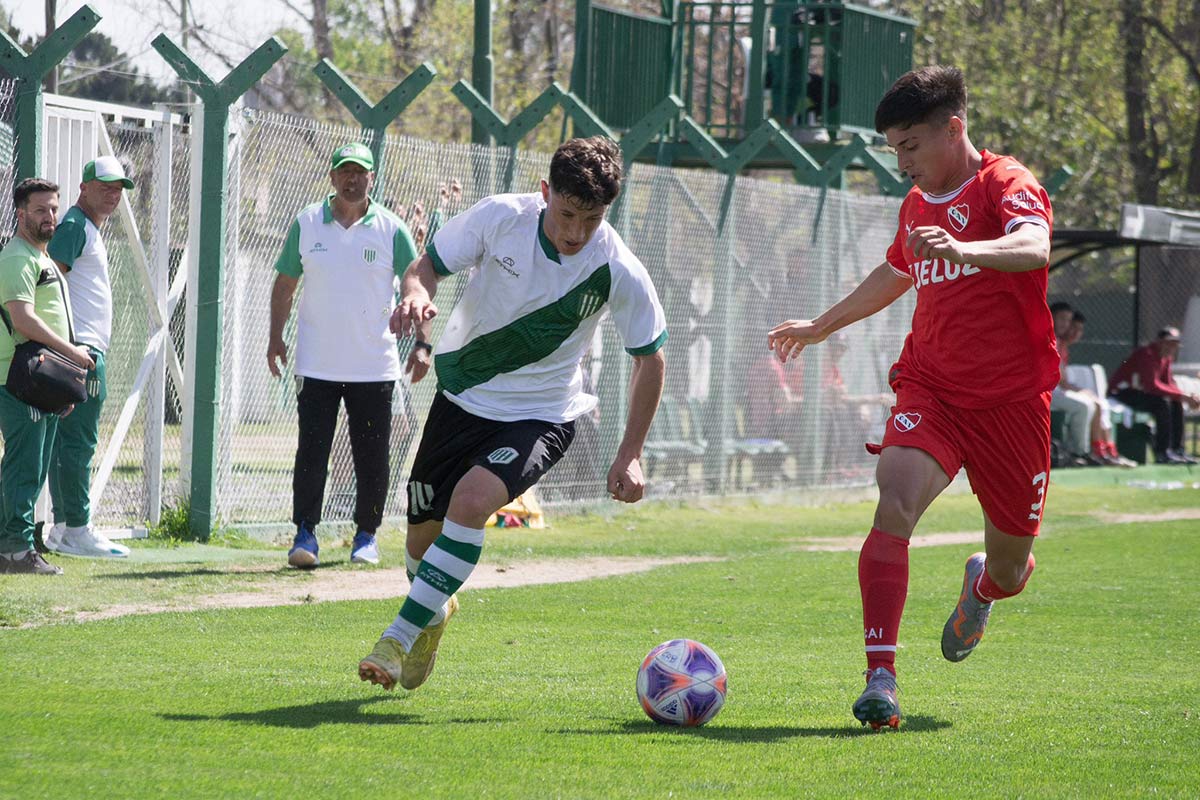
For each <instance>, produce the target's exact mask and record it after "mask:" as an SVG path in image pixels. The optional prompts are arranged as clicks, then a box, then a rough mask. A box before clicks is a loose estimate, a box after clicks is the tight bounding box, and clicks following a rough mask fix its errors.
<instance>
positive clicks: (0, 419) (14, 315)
mask: <svg viewBox="0 0 1200 800" xmlns="http://www.w3.org/2000/svg"><path fill="white" fill-rule="evenodd" d="M13 206H14V207H15V208H16V210H17V232H16V236H14V237H13V238H12V241H10V242H9V243H8V244H7V245H5V247H4V249H3V250H0V310H2V312H3V313H2V314H0V316H2V317H3V321H4V326H3V329H0V376H3V377H5V378H7V376H8V369H9V367H10V366H11V365H12V359H13V352H14V350H15V348H16V346H17V345H18V344H22V343H24V342H27V341H34V342H40V343H41V344H44V345H46V346H47V347H49V348H51V349H53V350H55V351H56V352H58V353H61V354H62V355H64V356H66V357H67V358H69V359H71V360H72V361H74V362H75V363H76V364H78V365H80V366H81V367H86V368H87V369H94V368H95V366H96V364H95V362H94V361H92V357H91V356H90V355H88V351H87V348H85V347H80V346H79V345H76V344H73V343H72V342H71V341H70V325H69V323H68V315H69V313H70V311H69V308H70V306H69V305H68V302H67V290H66V286H65V284H64V282H63V278H62V275H61V274H60V273H59V271H58V267H56V266H55V264H54V261H53V260H52V259H51V258H50V256H49V255H48V254H47V253H46V243H47V242H49V241H50V238H51V237H52V236H53V235H54V228H55V218H56V216H57V214H58V186H57V184H54V183H51V182H50V181H48V180H45V179H43V178H26V179H25V180H23V181H21V182H20V183H18V184H17V186H16V188H15V189H13ZM70 411H71V409H67V411H66V412H64V414H69V413H70ZM57 427H58V417H57V416H55V415H53V414H43V413H42V412H41V411H38V410H37V409H36V408H34V407H33V406H30V405H28V404H26V403H22V402H21V401H20V400H18V399H17V398H15V397H13V396H12V395H11V394H9V393H8V389H6V388H0V434H2V435H3V436H4V458H3V459H2V460H0V572H7V573H9V574H12V573H29V574H36V575H60V574H62V570H61V569H60V568H58V567H56V566H54V565H53V564H50V563H48V562H47V561H46V560H45V559H44V558H42V556H41V554H40V553H38V552H37V550H35V549H34V546H33V527H34V526H33V507H34V504H35V503H37V496H38V493H39V492H40V491H41V488H42V485H43V484H44V483H45V482H46V474H47V472H48V471H49V467H50V451H51V448H52V447H53V445H54V434H55V431H56V429H57Z"/></svg>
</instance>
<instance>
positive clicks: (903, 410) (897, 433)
mask: <svg viewBox="0 0 1200 800" xmlns="http://www.w3.org/2000/svg"><path fill="white" fill-rule="evenodd" d="M893 445H894V446H898V447H915V448H917V449H918V450H924V451H925V452H926V453H928V454H929V455H931V456H933V458H934V460H936V461H937V462H938V465H939V466H941V468H942V470H943V471H944V472H945V473H946V475H947V476H948V477H950V478H951V479H953V478H954V476H955V475H957V474H958V470H959V468H960V467H963V466H965V467H966V468H967V478H968V479H969V480H970V481H971V490H972V491H973V492H975V494H976V495H977V496H978V497H979V504H980V505H981V506H983V511H984V513H985V514H987V515H988V518H989V519H991V521H992V522H993V523H994V524H995V525H996V527H997V528H999V529H1000V530H1002V531H1004V532H1005V533H1009V534H1013V535H1016V536H1037V534H1038V529H1039V528H1040V527H1041V524H1042V509H1043V508H1044V505H1045V500H1046V486H1047V481H1048V478H1049V476H1050V392H1043V393H1042V394H1040V395H1038V396H1037V397H1034V398H1032V399H1030V400H1022V401H1020V402H1016V403H1009V404H1007V405H1003V406H996V407H995V408H979V409H974V408H960V407H958V406H952V405H948V404H946V403H943V402H942V401H941V400H939V399H938V398H937V397H936V396H934V394H933V393H932V392H930V391H929V390H928V389H926V388H925V387H923V386H919V385H913V384H911V383H909V384H905V385H902V386H901V387H900V388H899V389H898V390H897V392H896V405H894V406H892V416H891V417H890V418H889V419H888V421H887V431H886V433H884V435H883V444H882V445H870V444H869V445H867V450H869V451H871V452H872V453H875V454H876V455H878V454H879V452H880V451H881V450H882V449H883V448H884V447H892V446H893Z"/></svg>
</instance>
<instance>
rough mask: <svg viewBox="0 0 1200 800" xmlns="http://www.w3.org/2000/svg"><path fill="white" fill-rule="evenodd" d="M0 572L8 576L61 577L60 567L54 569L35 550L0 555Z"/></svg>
mask: <svg viewBox="0 0 1200 800" xmlns="http://www.w3.org/2000/svg"><path fill="white" fill-rule="evenodd" d="M0 572H2V573H7V574H8V575H62V567H56V566H55V565H53V564H51V563H50V562H49V561H47V560H46V559H44V558H42V554H41V553H39V552H38V551H37V550H24V551H21V552H19V553H0Z"/></svg>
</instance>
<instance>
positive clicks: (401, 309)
mask: <svg viewBox="0 0 1200 800" xmlns="http://www.w3.org/2000/svg"><path fill="white" fill-rule="evenodd" d="M437 313H438V308H437V306H435V305H434V304H433V301H432V300H431V299H429V296H428V295H425V294H420V295H412V296H410V297H405V298H404V299H403V300H401V301H400V305H398V306H396V310H395V311H393V312H392V319H391V320H390V322H389V323H388V327H390V328H391V330H392V333H394V334H396V335H397V336H408V335H409V334H410V333H416V332H417V328H418V326H420V325H421V323H423V322H428V321H429V320H431V319H433V318H434V317H436V316H437Z"/></svg>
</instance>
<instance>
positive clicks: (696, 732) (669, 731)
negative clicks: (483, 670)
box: [547, 714, 953, 742]
mask: <svg viewBox="0 0 1200 800" xmlns="http://www.w3.org/2000/svg"><path fill="white" fill-rule="evenodd" d="M613 722H614V723H616V724H615V725H614V726H613V727H612V728H608V729H601V730H596V729H590V730H585V729H580V728H556V729H550V730H547V733H553V734H579V735H583V736H641V735H645V734H658V735H667V736H690V737H695V738H697V739H712V740H714V741H726V742H777V741H781V740H784V739H794V738H801V737H814V736H815V737H820V738H826V739H845V738H848V737H853V736H870V735H873V734H876V733H885V732H889V731H886V730H884V731H874V730H872V729H871V728H869V727H865V726H861V727H852V726H836V727H831V726H823V727H803V726H800V725H772V726H767V727H762V726H756V725H717V726H713V727H709V726H707V725H703V726H700V727H698V728H680V727H675V726H672V725H659V724H658V723H656V722H651V721H650V720H648V719H647V720H629V719H620V720H613ZM952 725H953V724H952V723H950V722H948V721H946V720H941V719H938V718H936V717H930V716H927V715H924V714H914V715H912V716H908V717H905V718H904V722H903V723H902V724H901V726H900V730H899V731H898V733H910V734H915V733H930V732H933V731H939V730H942V729H945V728H949V727H952Z"/></svg>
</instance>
